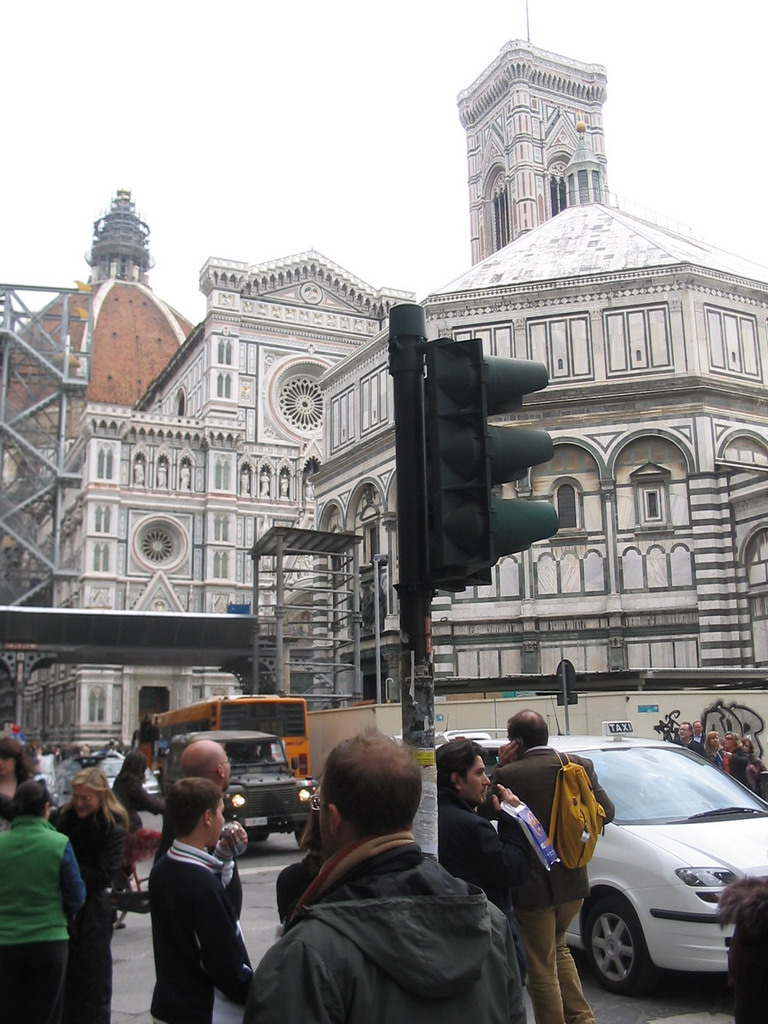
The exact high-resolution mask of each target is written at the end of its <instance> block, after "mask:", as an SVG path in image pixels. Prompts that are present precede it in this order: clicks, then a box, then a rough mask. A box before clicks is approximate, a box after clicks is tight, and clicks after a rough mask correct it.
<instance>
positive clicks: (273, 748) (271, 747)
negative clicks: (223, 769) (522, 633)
mask: <svg viewBox="0 0 768 1024" xmlns="http://www.w3.org/2000/svg"><path fill="white" fill-rule="evenodd" d="M225 746H226V748H227V754H228V756H229V761H230V764H231V765H232V767H233V768H244V767H246V766H249V765H253V764H259V765H265V764H267V765H280V766H281V767H285V766H286V760H285V751H284V750H283V747H282V744H281V743H280V742H279V741H278V740H271V741H270V740H262V741H257V740H227V742H226V744H225Z"/></svg>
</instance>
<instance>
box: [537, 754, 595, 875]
mask: <svg viewBox="0 0 768 1024" xmlns="http://www.w3.org/2000/svg"><path fill="white" fill-rule="evenodd" d="M556 753H557V756H558V757H559V758H560V765H561V767H560V771H559V772H558V773H557V780H556V782H555V798H554V800H553V801H552V817H551V818H550V822H549V838H550V840H551V842H552V845H553V846H554V848H555V850H556V852H557V856H558V857H559V858H560V863H561V864H562V865H563V867H566V868H582V867H584V865H585V864H587V863H588V862H589V861H590V860H591V858H592V854H593V853H594V852H595V845H596V844H597V837H598V836H599V835H600V833H601V832H602V830H603V825H604V824H605V811H604V810H603V807H602V805H601V804H600V803H598V800H597V797H596V796H595V793H594V790H593V789H592V783H591V782H590V781H589V775H588V774H587V772H586V769H585V768H583V767H582V765H580V764H576V762H575V761H571V759H570V758H569V757H568V755H567V754H561V753H560V752H559V751H557V752H556ZM563 758H565V760H563Z"/></svg>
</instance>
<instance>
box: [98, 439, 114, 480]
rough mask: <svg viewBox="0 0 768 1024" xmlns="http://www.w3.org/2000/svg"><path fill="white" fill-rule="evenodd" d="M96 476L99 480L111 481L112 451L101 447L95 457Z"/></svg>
mask: <svg viewBox="0 0 768 1024" xmlns="http://www.w3.org/2000/svg"><path fill="white" fill-rule="evenodd" d="M96 476H97V477H98V478H99V480H111V479H112V449H111V448H105V447H104V446H102V447H101V448H99V451H98V454H97V455H96Z"/></svg>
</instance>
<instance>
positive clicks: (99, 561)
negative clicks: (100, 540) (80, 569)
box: [93, 544, 109, 572]
mask: <svg viewBox="0 0 768 1024" xmlns="http://www.w3.org/2000/svg"><path fill="white" fill-rule="evenodd" d="M93 570H94V572H109V546H108V545H107V544H97V545H96V546H95V547H94V549H93Z"/></svg>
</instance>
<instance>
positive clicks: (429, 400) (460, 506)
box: [424, 338, 558, 590]
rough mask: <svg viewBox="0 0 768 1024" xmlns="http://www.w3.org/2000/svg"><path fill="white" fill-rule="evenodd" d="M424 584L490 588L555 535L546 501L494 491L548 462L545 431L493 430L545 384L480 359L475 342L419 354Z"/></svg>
mask: <svg viewBox="0 0 768 1024" xmlns="http://www.w3.org/2000/svg"><path fill="white" fill-rule="evenodd" d="M424 353H425V355H424V361H425V365H426V371H427V373H426V379H425V383H424V388H425V396H424V400H425V412H424V419H425V440H426V449H427V467H426V472H427V513H428V518H429V537H430V550H429V571H428V575H429V580H430V582H431V583H432V584H433V585H434V586H435V587H438V588H440V589H442V590H463V589H464V588H465V587H466V586H468V585H472V584H478V583H479V584H484V583H490V582H491V571H490V570H491V566H493V565H495V564H496V562H497V561H498V560H499V558H501V556H502V555H509V554H512V553H514V552H516V551H524V550H526V549H527V548H529V547H530V546H531V544H532V543H533V542H534V541H537V540H543V539H545V538H546V537H551V536H552V535H553V534H554V533H556V532H557V527H558V520H557V513H556V512H555V509H554V507H553V506H552V505H551V503H550V502H548V501H527V500H524V499H501V498H495V497H494V496H493V494H492V488H493V487H494V486H495V485H496V484H501V483H506V482H507V481H510V480H520V479H522V478H523V477H525V476H526V474H527V473H528V470H529V468H530V467H531V466H536V465H538V464H539V463H541V462H547V461H548V460H549V459H551V458H552V439H551V438H550V436H549V434H547V433H546V431H544V430H532V429H529V428H526V427H503V426H491V425H490V424H489V423H488V417H489V416H493V415H497V414H499V413H507V412H513V411H515V410H517V409H519V408H521V406H522V399H523V396H524V395H526V394H528V393H529V392H532V391H540V390H541V389H542V388H545V387H546V386H547V384H548V382H549V378H548V375H547V368H546V367H545V366H544V365H543V363H535V362H531V361H529V360H521V359H501V358H498V357H496V356H489V357H484V356H483V347H482V342H481V341H480V340H479V339H478V338H473V339H471V340H469V341H452V340H451V339H449V338H441V339H439V340H438V341H433V342H428V343H427V344H426V345H425V348H424Z"/></svg>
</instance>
